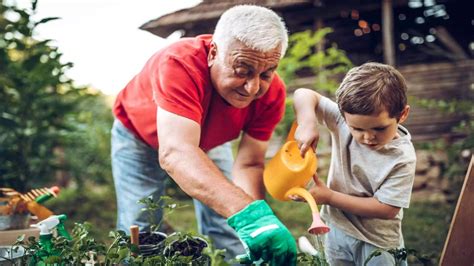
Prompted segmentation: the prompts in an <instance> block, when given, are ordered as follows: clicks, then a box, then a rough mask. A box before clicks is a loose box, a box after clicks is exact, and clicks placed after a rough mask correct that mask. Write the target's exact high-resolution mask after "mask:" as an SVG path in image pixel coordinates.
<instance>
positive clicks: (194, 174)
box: [157, 107, 254, 218]
mask: <svg viewBox="0 0 474 266" xmlns="http://www.w3.org/2000/svg"><path fill="white" fill-rule="evenodd" d="M157 120H158V124H157V127H158V139H159V162H160V165H161V167H162V168H163V169H164V170H165V171H166V172H168V174H169V175H170V176H171V177H172V178H173V179H174V180H175V181H176V183H177V184H178V185H179V186H180V187H181V189H183V191H184V192H186V193H187V194H188V195H190V196H191V197H193V198H195V199H198V200H200V201H201V202H203V203H204V204H206V205H207V206H209V207H210V208H212V209H213V210H215V211H216V212H217V213H219V214H221V215H222V216H224V217H226V218H227V217H229V216H231V215H232V214H234V213H236V212H238V211H240V210H242V209H243V208H244V207H245V206H247V205H248V204H249V203H251V202H252V201H254V199H252V198H251V197H250V196H249V195H247V194H246V193H245V192H244V191H243V190H242V189H241V188H239V187H237V186H235V185H234V184H232V183H231V182H230V181H228V180H227V178H226V177H225V176H224V175H223V174H222V173H221V171H220V170H219V169H218V168H217V166H215V164H214V163H213V162H212V161H211V160H210V159H209V158H208V157H207V155H206V153H204V151H203V150H202V149H201V148H199V141H200V135H201V127H200V125H199V124H197V123H196V122H195V121H193V120H190V119H188V118H185V117H182V116H179V115H176V114H173V113H170V112H168V111H166V110H164V109H161V108H159V107H158V110H157Z"/></svg>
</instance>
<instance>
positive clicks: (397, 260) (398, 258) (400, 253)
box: [364, 248, 430, 266]
mask: <svg viewBox="0 0 474 266" xmlns="http://www.w3.org/2000/svg"><path fill="white" fill-rule="evenodd" d="M383 252H387V253H389V254H390V255H392V257H393V258H394V266H398V265H402V262H404V261H406V260H407V258H408V257H409V256H412V257H413V258H414V260H416V261H414V262H418V263H421V264H423V265H430V260H429V259H426V258H425V257H422V256H419V255H418V254H417V251H416V250H414V249H407V248H393V249H387V250H384V249H376V250H374V251H373V252H372V253H371V254H370V255H369V256H368V257H367V259H366V260H365V261H364V266H366V265H367V264H368V263H369V261H370V260H372V259H373V258H375V257H377V256H380V255H382V253H383Z"/></svg>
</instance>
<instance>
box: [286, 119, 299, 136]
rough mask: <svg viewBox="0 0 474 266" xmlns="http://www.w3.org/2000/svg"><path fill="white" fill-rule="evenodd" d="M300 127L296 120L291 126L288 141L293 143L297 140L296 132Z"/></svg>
mask: <svg viewBox="0 0 474 266" xmlns="http://www.w3.org/2000/svg"><path fill="white" fill-rule="evenodd" d="M297 127H298V124H297V123H296V120H295V121H293V123H292V124H291V128H290V132H288V136H287V137H286V141H293V140H295V132H296V128H297Z"/></svg>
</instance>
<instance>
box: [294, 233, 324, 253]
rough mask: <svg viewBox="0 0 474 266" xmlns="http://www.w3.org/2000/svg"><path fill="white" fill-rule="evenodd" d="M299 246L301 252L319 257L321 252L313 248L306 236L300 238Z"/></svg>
mask: <svg viewBox="0 0 474 266" xmlns="http://www.w3.org/2000/svg"><path fill="white" fill-rule="evenodd" d="M298 246H299V248H300V251H301V252H304V253H306V254H309V255H311V256H318V255H319V252H318V251H317V250H316V249H315V248H314V247H313V245H312V244H311V242H309V240H308V238H306V237H305V236H301V237H300V238H298Z"/></svg>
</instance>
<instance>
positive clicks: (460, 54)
mask: <svg viewBox="0 0 474 266" xmlns="http://www.w3.org/2000/svg"><path fill="white" fill-rule="evenodd" d="M436 36H437V37H438V39H439V40H440V41H441V42H442V43H443V44H444V45H445V46H446V48H448V49H449V51H451V52H452V53H453V55H454V58H455V59H469V56H468V55H467V53H466V52H465V51H464V50H463V49H462V47H461V45H459V43H458V42H457V41H456V40H455V39H454V38H453V37H452V36H451V34H449V31H448V30H447V29H446V28H445V27H443V26H439V27H436Z"/></svg>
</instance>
